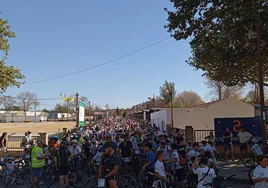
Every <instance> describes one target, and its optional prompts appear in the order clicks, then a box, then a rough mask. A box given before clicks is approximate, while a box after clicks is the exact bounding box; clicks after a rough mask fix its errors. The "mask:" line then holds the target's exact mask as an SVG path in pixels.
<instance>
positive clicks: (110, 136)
mask: <svg viewBox="0 0 268 188" xmlns="http://www.w3.org/2000/svg"><path fill="white" fill-rule="evenodd" d="M104 137H105V138H112V134H111V133H109V132H106V133H105V135H104Z"/></svg>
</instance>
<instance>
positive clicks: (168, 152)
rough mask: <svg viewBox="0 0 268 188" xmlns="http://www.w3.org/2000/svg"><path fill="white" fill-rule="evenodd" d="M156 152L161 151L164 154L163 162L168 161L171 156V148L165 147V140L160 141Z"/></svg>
mask: <svg viewBox="0 0 268 188" xmlns="http://www.w3.org/2000/svg"><path fill="white" fill-rule="evenodd" d="M157 151H162V152H163V153H164V156H165V158H164V160H165V161H166V160H169V157H170V155H171V152H172V151H171V148H170V146H169V145H167V142H166V141H165V140H162V141H161V145H160V146H159V147H158V148H157Z"/></svg>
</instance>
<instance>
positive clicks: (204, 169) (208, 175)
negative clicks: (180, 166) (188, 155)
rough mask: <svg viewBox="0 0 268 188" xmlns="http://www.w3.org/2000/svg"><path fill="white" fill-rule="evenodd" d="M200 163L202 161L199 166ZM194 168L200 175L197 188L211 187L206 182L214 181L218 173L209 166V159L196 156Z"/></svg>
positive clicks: (194, 171) (195, 172)
mask: <svg viewBox="0 0 268 188" xmlns="http://www.w3.org/2000/svg"><path fill="white" fill-rule="evenodd" d="M198 163H200V167H198ZM192 170H193V173H194V174H196V175H197V176H198V183H197V188H210V187H209V186H206V184H209V183H212V180H213V179H214V178H215V177H216V173H215V170H214V169H213V168H210V167H208V160H207V159H205V158H202V159H199V158H196V159H195V161H194V164H193V165H192Z"/></svg>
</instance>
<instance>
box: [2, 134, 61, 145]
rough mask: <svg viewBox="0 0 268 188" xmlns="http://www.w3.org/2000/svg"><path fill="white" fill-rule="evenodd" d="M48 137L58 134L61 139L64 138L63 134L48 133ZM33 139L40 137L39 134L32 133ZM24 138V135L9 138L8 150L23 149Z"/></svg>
mask: <svg viewBox="0 0 268 188" xmlns="http://www.w3.org/2000/svg"><path fill="white" fill-rule="evenodd" d="M47 134H48V137H49V136H50V135H53V134H57V135H58V137H59V138H62V136H63V133H47ZM32 135H33V139H37V138H39V137H40V135H39V134H38V133H32ZM23 137H24V133H16V135H12V136H9V137H8V141H7V148H8V149H22V147H21V142H22V138H23Z"/></svg>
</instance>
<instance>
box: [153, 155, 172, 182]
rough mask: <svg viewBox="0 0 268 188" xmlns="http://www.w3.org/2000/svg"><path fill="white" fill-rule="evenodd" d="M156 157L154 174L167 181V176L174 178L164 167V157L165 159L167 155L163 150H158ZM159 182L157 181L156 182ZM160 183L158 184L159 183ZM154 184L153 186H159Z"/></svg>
mask: <svg viewBox="0 0 268 188" xmlns="http://www.w3.org/2000/svg"><path fill="white" fill-rule="evenodd" d="M156 158H157V161H156V163H155V165H154V175H155V176H156V177H157V178H158V179H159V180H164V182H165V183H168V179H167V176H170V177H171V179H173V177H172V175H171V174H170V173H168V172H167V171H166V170H165V167H164V162H163V161H164V159H165V155H164V152H163V151H157V152H156ZM156 184H157V183H156ZM157 185H158V184H157ZM157 185H156V186H153V187H158V186H157Z"/></svg>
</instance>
